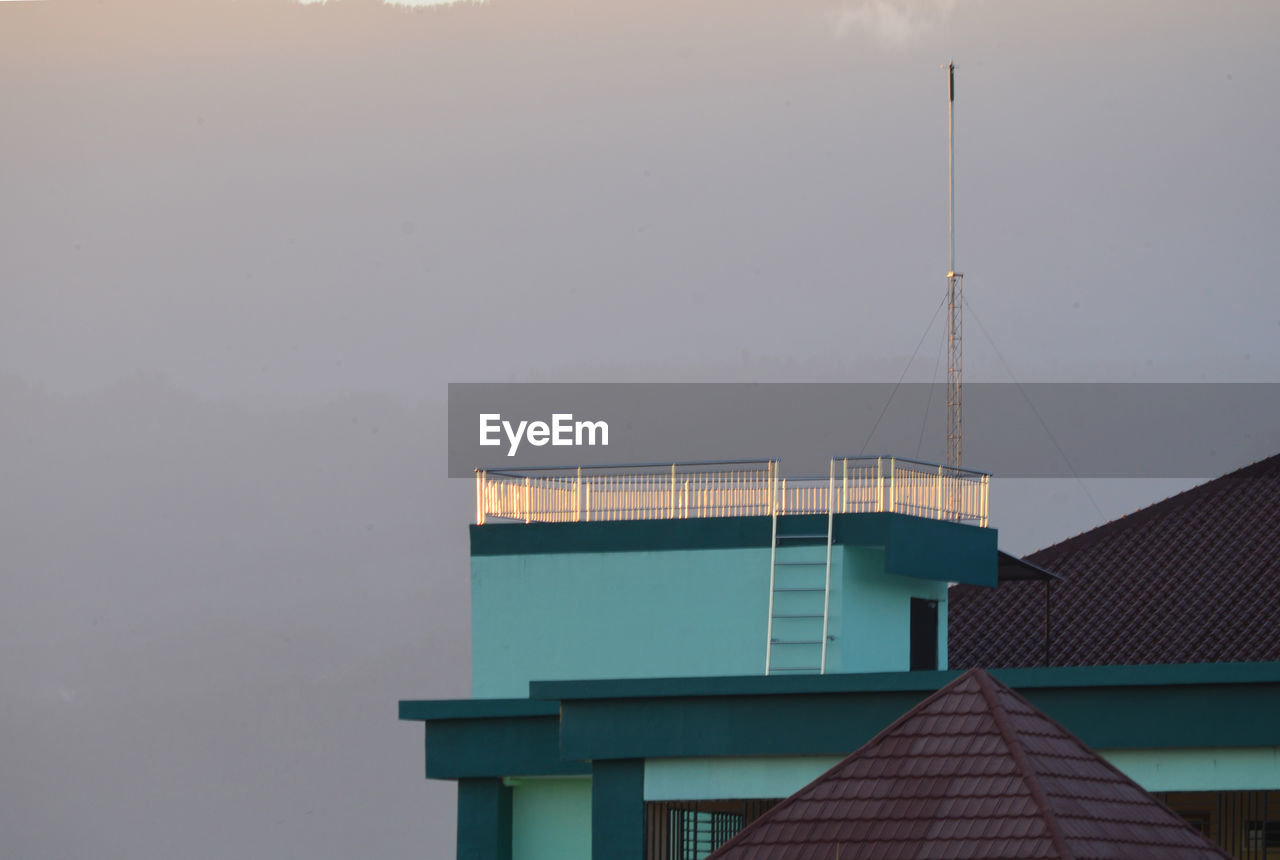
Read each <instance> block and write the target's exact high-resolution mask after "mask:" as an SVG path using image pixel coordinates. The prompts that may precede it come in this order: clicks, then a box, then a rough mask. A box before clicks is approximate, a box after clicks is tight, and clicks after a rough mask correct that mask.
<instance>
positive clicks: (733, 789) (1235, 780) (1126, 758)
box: [644, 747, 1280, 800]
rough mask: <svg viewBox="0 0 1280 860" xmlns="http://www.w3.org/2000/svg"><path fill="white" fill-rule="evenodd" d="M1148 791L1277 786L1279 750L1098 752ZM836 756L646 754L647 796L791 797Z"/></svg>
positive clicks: (836, 759)
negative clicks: (664, 756) (666, 756)
mask: <svg viewBox="0 0 1280 860" xmlns="http://www.w3.org/2000/svg"><path fill="white" fill-rule="evenodd" d="M1100 753H1101V755H1102V756H1103V758H1105V759H1107V761H1109V762H1111V763H1112V764H1113V765H1115V766H1116V767H1117V768H1119V769H1120V770H1121V771H1123V772H1124V773H1125V774H1126V775H1127V776H1128V777H1129V778H1130V779H1132V780H1133V781H1134V782H1136V783H1138V784H1139V785H1141V786H1142V787H1143V788H1145V789H1146V790H1147V791H1259V790H1267V791H1276V790H1280V747H1244V748H1240V749H1166V750H1145V749H1144V750H1134V749H1127V750H1101V751H1100ZM840 759H841V757H840V756H777V757H763V756H762V757H725V758H682V759H649V760H648V761H646V762H645V766H644V799H645V800H726V799H748V798H771V797H789V796H791V795H792V794H794V793H795V792H796V791H798V790H800V789H801V788H803V787H804V786H806V785H808V784H809V783H810V782H812V781H813V780H815V779H817V778H818V777H819V776H821V775H822V774H824V773H826V771H828V770H830V769H831V768H832V767H834V766H835V765H836V764H837V763H838V762H839V761H840Z"/></svg>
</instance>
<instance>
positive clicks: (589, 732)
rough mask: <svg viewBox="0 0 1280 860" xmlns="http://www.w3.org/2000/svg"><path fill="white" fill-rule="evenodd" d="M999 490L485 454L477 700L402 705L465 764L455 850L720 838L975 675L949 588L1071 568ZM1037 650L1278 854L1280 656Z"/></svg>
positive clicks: (527, 851)
mask: <svg viewBox="0 0 1280 860" xmlns="http://www.w3.org/2000/svg"><path fill="white" fill-rule="evenodd" d="M988 486H989V482H988V479H987V476H985V475H981V474H978V473H973V472H964V471H961V470H954V469H947V468H945V467H939V466H934V465H929V464H920V463H914V462H911V461H905V460H898V459H891V458H876V459H870V460H853V459H849V460H834V461H832V465H831V469H830V472H829V475H828V476H827V477H826V478H825V479H821V480H812V479H810V480H802V481H794V480H787V479H785V478H783V477H782V476H781V475H780V473H779V470H778V465H777V463H775V462H769V461H764V462H758V463H726V464H700V465H695V466H680V465H679V464H677V465H674V466H673V465H666V466H662V467H634V468H626V469H613V470H573V471H564V470H547V471H542V472H531V473H526V474H520V475H512V474H501V473H488V472H481V473H478V474H477V512H476V519H477V524H476V525H473V526H472V527H471V587H472V654H473V692H474V698H472V699H468V700H458V701H403V702H401V704H400V716H401V719H404V720H414V721H421V722H423V723H424V726H425V745H426V774H427V776H428V777H429V778H436V779H449V780H456V781H457V783H458V856H459V857H460V858H517V860H535V858H544V857H545V858H550V857H556V858H588V857H594V858H634V859H635V860H641V858H670V860H675V858H700V857H704V856H706V855H707V854H708V853H709V852H710V851H711V850H712V849H714V848H715V847H717V846H718V845H719V844H721V843H723V842H724V841H726V840H727V839H729V838H730V837H731V836H733V835H734V833H736V832H738V831H739V830H740V829H741V828H742V827H743V826H744V825H745V824H747V823H749V822H750V821H751V820H753V819H755V818H757V817H759V816H760V815H761V814H763V813H764V812H766V811H767V810H768V809H769V808H771V807H772V806H773V805H774V804H776V803H777V802H778V801H779V800H780V799H782V798H785V797H787V796H789V795H791V794H792V793H794V792H795V791H797V790H798V789H799V788H801V787H802V786H804V785H806V784H807V783H809V782H810V781H812V780H813V779H814V778H815V777H817V776H818V775H820V774H822V773H823V772H824V771H826V770H828V769H829V768H830V767H832V766H833V765H834V764H835V763H837V762H838V761H839V760H840V759H841V758H843V757H844V756H846V755H848V754H849V753H850V752H851V751H853V750H856V749H858V748H859V747H861V746H863V744H865V743H866V742H867V741H868V740H869V739H870V738H872V737H873V736H875V735H876V734H878V733H879V732H880V731H881V730H883V729H884V728H885V726H887V725H889V724H890V723H891V722H892V721H893V720H895V719H896V718H898V717H899V716H901V715H902V714H903V713H904V712H906V711H908V710H910V709H911V708H912V707H913V706H915V705H917V704H919V703H920V701H921V700H923V699H925V698H926V697H927V696H929V695H931V694H933V693H935V692H936V691H937V690H939V688H941V687H943V686H944V685H945V684H947V683H948V682H950V681H952V680H953V679H954V678H955V677H956V675H957V674H958V673H956V672H955V671H954V670H951V669H949V668H948V667H949V666H951V665H952V664H954V663H955V662H956V661H955V660H954V658H953V656H952V655H951V654H950V649H951V648H952V647H955V645H954V643H957V642H958V643H960V647H962V648H965V649H969V648H970V647H971V645H970V643H971V642H972V641H973V640H974V638H975V635H976V634H973V633H963V634H960V633H957V631H954V630H952V629H951V626H950V625H949V623H948V618H949V615H950V616H952V617H954V616H955V615H956V612H955V610H951V611H950V612H949V609H950V604H951V602H952V600H953V599H954V598H953V597H952V594H953V593H954V594H957V595H961V594H963V595H966V597H965V599H966V600H967V599H969V598H968V597H967V595H969V594H970V593H979V594H980V593H988V594H997V595H1001V594H1003V593H1004V592H1005V591H1006V590H1008V591H1009V592H1010V593H1012V591H1013V590H1015V589H1017V590H1019V592H1020V593H1027V594H1032V595H1036V596H1039V597H1040V602H1039V604H1038V605H1040V606H1041V607H1042V606H1043V594H1044V593H1045V592H1046V590H1047V591H1048V593H1049V594H1050V595H1051V596H1052V595H1054V593H1055V592H1059V591H1061V590H1062V589H1064V588H1065V586H1063V585H1061V584H1060V583H1055V582H1054V574H1052V573H1050V572H1049V570H1048V569H1047V568H1048V567H1049V566H1048V565H1042V564H1038V563H1037V561H1044V559H1041V558H1040V557H1039V556H1033V557H1032V558H1031V559H1030V560H1027V561H1024V560H1020V559H1016V558H1014V557H1012V556H1009V555H1007V554H1004V553H1001V552H1000V551H999V549H998V548H997V534H996V531H995V530H994V529H991V528H990V527H989V526H988V523H987V492H988ZM1103 528H1107V527H1103ZM1174 552H1175V554H1176V550H1174ZM1272 569H1274V568H1272ZM1025 580H1034V582H1032V583H1027V582H1025ZM949 583H958V584H959V585H958V586H957V587H956V588H952V589H949V588H948V585H949ZM1046 583H1052V584H1048V585H1046ZM957 589H968V591H963V590H961V591H958V590H957ZM966 606H969V604H966ZM970 608H972V607H970ZM971 614H972V617H974V618H979V617H982V616H981V615H980V613H976V612H975V613H971ZM966 617H967V616H966ZM1028 619H1030V620H1028ZM1034 620H1035V618H1034V617H1033V615H1031V614H1027V615H1026V617H1025V618H1024V617H1019V619H1018V623H1019V624H1023V625H1026V624H1033V622H1034ZM1086 620H1087V619H1086ZM982 623H983V624H987V625H994V626H995V627H1000V625H1001V624H1002V623H1003V622H999V621H998V620H994V619H990V618H987V619H986V620H985V621H983V622H982ZM1040 628H1043V620H1042V618H1041V624H1040ZM1032 629H1033V630H1034V629H1038V628H1034V625H1033V627H1032ZM1019 635H1020V636H1021V637H1022V638H1023V639H1025V638H1026V637H1027V636H1030V635H1031V633H1027V632H1025V631H1023V632H1022V633H1020V634H1019ZM977 638H981V637H977ZM1086 638H1087V637H1086ZM1019 641H1021V639H1019ZM949 643H953V644H950V645H949ZM1041 653H1043V649H1042V651H1041ZM969 654H970V651H969V650H966V651H965V655H966V657H965V659H966V660H967V659H970V658H969V656H968V655H969ZM1026 662H1027V663H1028V664H1029V665H1025V666H1020V667H1016V668H1009V669H1005V670H1002V671H998V672H996V673H995V674H996V676H997V678H998V679H999V680H1000V681H1001V682H1003V683H1004V684H1007V685H1008V686H1009V687H1011V688H1013V689H1015V690H1017V691H1018V692H1019V693H1020V694H1021V695H1022V696H1025V697H1026V699H1027V700H1028V701H1030V702H1031V703H1032V704H1033V705H1034V706H1035V707H1037V708H1039V709H1041V710H1043V711H1044V712H1045V713H1047V714H1049V715H1050V716H1051V717H1052V718H1053V719H1055V720H1056V721H1057V722H1059V723H1061V724H1062V725H1064V726H1066V727H1067V728H1068V729H1069V730H1070V731H1071V732H1072V733H1074V734H1075V735H1077V736H1078V737H1079V738H1080V739H1081V740H1082V741H1083V742H1085V743H1086V744H1088V745H1089V746H1090V747H1092V748H1093V749H1095V750H1098V751H1100V752H1101V753H1102V754H1103V755H1104V756H1105V758H1106V759H1107V760H1108V761H1110V762H1111V763H1112V764H1113V765H1115V766H1116V767H1118V768H1120V769H1121V770H1122V771H1124V772H1125V773H1126V774H1128V775H1129V777H1131V778H1133V779H1134V780H1135V781H1136V782H1137V783H1139V784H1140V785H1142V786H1143V787H1144V788H1145V789H1147V790H1148V791H1152V792H1157V793H1159V794H1160V796H1161V797H1162V798H1163V799H1165V800H1166V801H1167V802H1169V803H1170V804H1171V805H1173V806H1174V807H1175V808H1179V809H1180V810H1186V811H1187V812H1186V814H1187V815H1188V817H1189V818H1190V819H1191V820H1193V821H1194V823H1195V824H1196V825H1197V826H1198V827H1199V828H1200V829H1201V830H1202V831H1204V832H1205V833H1206V834H1208V835H1209V836H1210V837H1211V838H1213V839H1214V840H1216V841H1217V842H1218V844H1221V845H1223V846H1224V847H1225V848H1227V850H1228V851H1230V852H1231V853H1232V854H1233V855H1234V856H1237V857H1251V858H1252V857H1259V858H1261V857H1267V856H1280V827H1277V825H1276V824H1275V823H1273V822H1277V821H1280V664H1277V663H1274V662H1238V663H1230V664H1203V663H1182V664H1160V665H1145V666H1125V665H1099V666H1056V665H1055V666H1044V665H1035V664H1034V662H1033V661H1026ZM1267 792H1272V793H1271V794H1268V793H1267ZM1192 807H1194V809H1192ZM1205 808H1207V809H1208V812H1207V814H1201V812H1199V811H1197V810H1201V809H1205ZM1272 846H1274V849H1273V848H1272ZM1268 852H1270V853H1268Z"/></svg>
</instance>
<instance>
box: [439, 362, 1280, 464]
mask: <svg viewBox="0 0 1280 860" xmlns="http://www.w3.org/2000/svg"><path fill="white" fill-rule="evenodd" d="M945 410H946V393H945V387H944V386H943V385H941V384H939V385H930V384H925V383H908V384H903V385H898V386H895V385H893V384H891V383H847V384H844V383H618V384H603V383H451V384H450V385H449V475H450V477H458V478H460V477H470V476H471V475H472V474H474V470H476V469H477V468H485V469H494V470H514V471H519V470H521V469H529V468H538V467H573V466H604V465H629V464H640V463H672V462H681V463H684V462H691V461H724V460H759V459H770V458H772V459H779V460H781V469H782V472H783V474H787V475H824V474H826V471H827V463H828V461H829V460H830V458H831V457H835V456H856V455H885V456H900V457H911V458H915V459H920V460H926V461H930V462H937V463H940V462H942V461H943V460H944V458H945V454H944V452H945V450H946V439H945V428H946V413H945ZM482 415H487V416H490V417H489V418H488V419H487V424H488V429H489V432H488V439H489V441H490V442H494V441H495V440H496V441H497V444H489V445H482V444H481V432H482V419H481V416H482ZM493 416H500V418H494V417H493ZM556 416H559V418H556ZM963 417H964V423H963V451H964V456H963V465H964V467H965V468H969V469H976V470H979V471H984V472H989V473H991V474H993V475H995V476H997V477H1008V478H1070V477H1081V478H1087V477H1098V478H1102V477H1113V478H1208V477H1214V476H1217V475H1220V474H1224V473H1226V472H1229V471H1231V470H1233V469H1235V468H1239V467H1240V466H1243V465H1246V464H1248V463H1251V462H1254V461H1256V460H1260V459H1263V458H1265V457H1268V456H1270V455H1272V454H1275V453H1277V452H1280V383H1031V384H1025V385H1014V384H1009V383H970V384H969V385H966V386H965V387H964V407H963ZM504 421H505V422H507V425H508V426H505V427H504V426H503V424H502V422H504ZM521 422H524V425H523V427H522V426H521ZM538 422H541V424H542V425H546V426H545V427H543V426H541V425H540V424H539V423H538ZM598 422H603V423H604V424H606V425H607V431H604V432H602V430H601V427H600V425H599V423H598ZM606 432H607V444H603V442H604V441H605V439H604V435H605V433H606Z"/></svg>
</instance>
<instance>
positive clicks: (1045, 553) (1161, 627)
mask: <svg viewBox="0 0 1280 860" xmlns="http://www.w3.org/2000/svg"><path fill="white" fill-rule="evenodd" d="M1028 560H1029V561H1031V562H1032V563H1034V564H1036V565H1039V566H1041V567H1044V568H1048V569H1049V570H1051V571H1053V572H1054V573H1057V574H1059V575H1060V576H1061V577H1062V581H1061V582H1055V583H1053V584H1052V585H1050V586H1049V592H1050V601H1049V603H1050V608H1049V622H1050V623H1049V654H1048V661H1047V662H1048V663H1049V664H1050V665H1054V666H1081V665H1107V664H1123V663H1128V664H1138V663H1217V662H1230V661H1261V660H1280V613H1277V612H1276V607H1277V606H1280V455H1276V456H1274V457H1270V458H1268V459H1266V460H1262V461H1259V462H1257V463H1254V464H1253V465H1251V466H1247V467H1245V468H1243V469H1240V470H1239V471H1236V472H1232V473H1231V474H1229V475H1225V476H1223V477H1221V478H1217V479H1216V480H1213V481H1210V482H1208V483H1206V484H1201V485H1200V486H1198V487H1194V488H1192V489H1190V490H1187V491H1186V492H1184V493H1180V494H1178V495H1176V496H1172V497H1170V498H1168V499H1165V500H1164V501H1162V502H1159V503H1157V504H1154V505H1152V506H1150V507H1148V508H1144V509H1142V510H1140V511H1137V512H1136V513H1133V514H1130V515H1129V516H1126V517H1121V518H1120V519H1118V520H1114V521H1112V522H1110V523H1107V524H1106V525H1102V526H1099V527H1098V528H1096V529H1093V530H1092V531H1087V532H1085V533H1083V534H1080V535H1077V536H1076V537H1073V538H1071V539H1069V540H1065V541H1063V542H1062V543H1059V544H1056V545H1054V546H1051V547H1048V548H1047V549H1042V550H1040V551H1039V552H1037V553H1035V554H1033V555H1031V556H1029V557H1028ZM948 602H949V613H950V619H949V629H950V640H949V645H948V654H949V660H950V663H951V665H952V666H953V667H956V668H967V667H970V666H985V667H988V668H994V667H999V666H1037V665H1045V664H1046V659H1045V636H1044V633H1045V586H1044V585H1043V584H1041V583H1021V582H1014V583H1008V584H1002V585H1000V587H998V588H995V589H988V588H978V587H974V586H963V585H962V586H955V587H953V588H952V589H951V591H950V596H949V598H948Z"/></svg>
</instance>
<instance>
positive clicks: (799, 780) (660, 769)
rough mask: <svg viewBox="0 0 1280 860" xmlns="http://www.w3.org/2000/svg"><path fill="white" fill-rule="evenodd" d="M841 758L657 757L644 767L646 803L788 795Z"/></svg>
mask: <svg viewBox="0 0 1280 860" xmlns="http://www.w3.org/2000/svg"><path fill="white" fill-rule="evenodd" d="M840 760H841V757H840V756H726V757H724V758H656V759H649V760H647V761H646V762H645V763H644V799H645V800H739V799H741V800H746V799H751V798H774V797H790V796H791V795H792V794H795V793H796V792H797V791H799V790H800V789H802V788H804V787H805V786H806V785H808V784H809V783H811V782H813V781H814V780H815V779H817V778H818V777H819V776H821V775H822V774H824V773H826V772H827V771H828V770H830V769H831V768H833V767H835V765H836V764H837V763H838V762H839V761H840Z"/></svg>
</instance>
